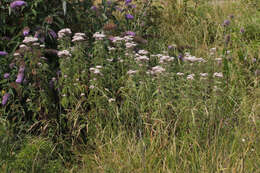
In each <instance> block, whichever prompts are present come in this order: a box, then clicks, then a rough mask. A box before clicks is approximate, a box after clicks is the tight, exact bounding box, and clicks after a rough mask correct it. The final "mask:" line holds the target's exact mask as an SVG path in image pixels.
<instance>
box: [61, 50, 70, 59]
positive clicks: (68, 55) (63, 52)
mask: <svg viewBox="0 0 260 173" xmlns="http://www.w3.org/2000/svg"><path fill="white" fill-rule="evenodd" d="M58 57H60V58H62V57H71V54H70V52H69V51H68V50H62V51H59V52H58Z"/></svg>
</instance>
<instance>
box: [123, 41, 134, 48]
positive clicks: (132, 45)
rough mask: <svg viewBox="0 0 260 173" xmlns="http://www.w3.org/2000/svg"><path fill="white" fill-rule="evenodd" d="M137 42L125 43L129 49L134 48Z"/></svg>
mask: <svg viewBox="0 0 260 173" xmlns="http://www.w3.org/2000/svg"><path fill="white" fill-rule="evenodd" d="M136 45H137V44H135V43H134V42H126V43H125V47H126V48H127V49H131V48H133V47H135V46H136Z"/></svg>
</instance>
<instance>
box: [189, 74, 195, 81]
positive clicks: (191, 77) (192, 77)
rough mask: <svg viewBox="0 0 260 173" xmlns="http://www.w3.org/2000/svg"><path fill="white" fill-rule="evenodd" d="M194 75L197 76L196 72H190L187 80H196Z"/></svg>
mask: <svg viewBox="0 0 260 173" xmlns="http://www.w3.org/2000/svg"><path fill="white" fill-rule="evenodd" d="M194 76H195V74H193V73H192V74H189V75H188V76H187V80H194Z"/></svg>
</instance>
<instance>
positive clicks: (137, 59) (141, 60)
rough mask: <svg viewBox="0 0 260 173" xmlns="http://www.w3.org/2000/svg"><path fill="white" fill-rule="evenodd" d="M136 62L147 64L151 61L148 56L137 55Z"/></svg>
mask: <svg viewBox="0 0 260 173" xmlns="http://www.w3.org/2000/svg"><path fill="white" fill-rule="evenodd" d="M135 60H136V61H137V62H146V61H149V58H148V57H147V56H146V55H138V54H137V56H136V58H135Z"/></svg>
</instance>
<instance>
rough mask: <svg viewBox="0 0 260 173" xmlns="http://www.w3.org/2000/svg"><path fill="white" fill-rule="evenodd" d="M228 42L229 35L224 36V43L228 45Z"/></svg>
mask: <svg viewBox="0 0 260 173" xmlns="http://www.w3.org/2000/svg"><path fill="white" fill-rule="evenodd" d="M229 41H230V35H226V37H225V43H226V44H228V43H229Z"/></svg>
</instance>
